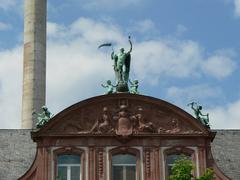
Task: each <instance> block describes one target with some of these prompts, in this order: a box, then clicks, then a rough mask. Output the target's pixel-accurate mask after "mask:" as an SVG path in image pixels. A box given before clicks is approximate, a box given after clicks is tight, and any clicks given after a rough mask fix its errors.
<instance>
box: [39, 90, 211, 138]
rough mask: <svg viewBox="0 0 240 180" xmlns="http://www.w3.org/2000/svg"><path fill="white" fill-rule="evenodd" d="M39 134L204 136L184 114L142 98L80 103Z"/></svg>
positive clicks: (119, 96) (111, 97) (107, 98)
mask: <svg viewBox="0 0 240 180" xmlns="http://www.w3.org/2000/svg"><path fill="white" fill-rule="evenodd" d="M41 131H43V132H44V131H50V132H48V133H53V132H56V133H58V134H59V133H63V132H64V133H69V134H78V135H81V134H84V135H86V134H89V135H111V136H112V135H116V136H123V137H127V136H130V135H147V134H155V135H164V134H183V135H187V134H204V133H205V134H207V133H208V130H207V129H206V128H205V127H204V126H202V125H201V124H200V123H199V122H198V121H196V119H195V118H193V117H192V116H190V115H189V114H187V113H186V112H184V111H183V110H181V109H179V108H177V107H175V106H173V105H171V104H169V103H167V102H164V101H161V100H157V99H154V98H150V97H145V96H141V95H129V94H127V95H126V94H116V95H106V96H100V97H96V98H92V99H90V100H87V101H84V102H80V103H78V104H76V105H74V106H72V107H70V108H68V109H66V110H64V111H63V112H61V113H59V114H57V115H56V116H54V117H53V119H52V121H50V122H49V123H48V124H47V125H46V126H45V127H43V128H42V129H41V130H40V132H41Z"/></svg>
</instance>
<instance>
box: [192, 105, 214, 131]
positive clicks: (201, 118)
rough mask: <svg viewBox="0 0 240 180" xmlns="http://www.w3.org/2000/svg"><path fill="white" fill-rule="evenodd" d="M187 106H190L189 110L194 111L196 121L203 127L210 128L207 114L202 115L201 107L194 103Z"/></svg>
mask: <svg viewBox="0 0 240 180" xmlns="http://www.w3.org/2000/svg"><path fill="white" fill-rule="evenodd" d="M188 106H191V108H192V109H193V111H194V114H195V117H196V119H197V120H198V121H200V122H201V123H202V124H203V125H205V126H206V127H210V125H209V114H208V113H207V114H203V113H202V106H201V105H199V104H198V103H196V102H191V103H189V104H188Z"/></svg>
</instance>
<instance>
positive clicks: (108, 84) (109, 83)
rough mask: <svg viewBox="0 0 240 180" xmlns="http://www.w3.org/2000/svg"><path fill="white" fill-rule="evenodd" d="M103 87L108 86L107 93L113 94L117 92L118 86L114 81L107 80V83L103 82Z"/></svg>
mask: <svg viewBox="0 0 240 180" xmlns="http://www.w3.org/2000/svg"><path fill="white" fill-rule="evenodd" d="M101 85H102V87H104V88H107V92H106V93H105V94H113V93H115V92H116V90H115V88H116V86H114V85H112V82H111V81H110V80H107V84H106V85H105V84H101Z"/></svg>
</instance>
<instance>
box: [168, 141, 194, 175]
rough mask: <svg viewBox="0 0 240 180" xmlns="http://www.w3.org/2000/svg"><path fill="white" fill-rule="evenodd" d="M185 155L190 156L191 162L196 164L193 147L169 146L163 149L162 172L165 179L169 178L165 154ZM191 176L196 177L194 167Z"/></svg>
mask: <svg viewBox="0 0 240 180" xmlns="http://www.w3.org/2000/svg"><path fill="white" fill-rule="evenodd" d="M181 154H183V155H186V156H188V157H190V159H191V161H192V164H193V165H194V166H195V165H196V157H195V151H194V150H193V149H190V148H187V147H179V146H177V147H171V148H168V149H165V150H164V173H165V177H164V178H165V179H166V180H167V179H169V177H168V165H167V156H169V155H181ZM193 176H194V177H196V169H193Z"/></svg>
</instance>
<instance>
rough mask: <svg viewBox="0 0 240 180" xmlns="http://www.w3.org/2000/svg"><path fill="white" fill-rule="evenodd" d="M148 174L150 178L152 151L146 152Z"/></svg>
mask: <svg viewBox="0 0 240 180" xmlns="http://www.w3.org/2000/svg"><path fill="white" fill-rule="evenodd" d="M145 153H146V174H147V176H148V177H149V176H150V175H151V157H150V151H149V150H147V151H146V152H145Z"/></svg>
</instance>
